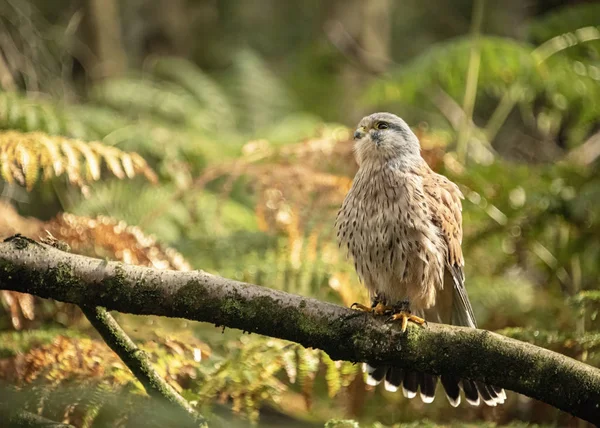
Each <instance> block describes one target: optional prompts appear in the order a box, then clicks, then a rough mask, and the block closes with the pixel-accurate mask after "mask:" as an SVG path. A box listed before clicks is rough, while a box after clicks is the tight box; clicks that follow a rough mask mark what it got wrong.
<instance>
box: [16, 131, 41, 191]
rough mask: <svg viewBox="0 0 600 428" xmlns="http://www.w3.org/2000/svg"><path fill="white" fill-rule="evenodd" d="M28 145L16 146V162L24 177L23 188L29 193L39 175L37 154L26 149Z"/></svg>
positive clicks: (28, 148) (30, 149) (29, 148)
mask: <svg viewBox="0 0 600 428" xmlns="http://www.w3.org/2000/svg"><path fill="white" fill-rule="evenodd" d="M28 146H29V144H27V143H25V144H19V145H18V146H17V152H18V154H17V162H18V164H19V165H20V167H21V169H22V170H23V175H24V176H25V186H26V187H27V190H29V191H31V189H33V186H34V184H35V183H36V181H37V179H38V175H39V162H38V156H37V153H36V152H35V151H34V150H32V148H31V147H28Z"/></svg>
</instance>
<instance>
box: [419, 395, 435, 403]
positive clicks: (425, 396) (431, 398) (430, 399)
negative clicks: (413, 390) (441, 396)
mask: <svg viewBox="0 0 600 428" xmlns="http://www.w3.org/2000/svg"><path fill="white" fill-rule="evenodd" d="M434 398H435V396H434V397H428V396H427V395H423V393H421V400H423V403H425V404H429V403H433V399H434Z"/></svg>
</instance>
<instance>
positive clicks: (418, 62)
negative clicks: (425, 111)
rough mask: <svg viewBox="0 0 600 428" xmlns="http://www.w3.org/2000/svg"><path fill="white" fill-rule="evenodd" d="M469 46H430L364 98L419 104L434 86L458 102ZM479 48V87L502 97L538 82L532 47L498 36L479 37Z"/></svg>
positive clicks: (463, 42) (460, 41)
mask: <svg viewBox="0 0 600 428" xmlns="http://www.w3.org/2000/svg"><path fill="white" fill-rule="evenodd" d="M471 44H472V41H471V40H470V39H469V38H466V37H461V38H456V39H452V40H449V41H447V42H444V43H438V44H435V45H433V47H432V48H430V49H429V50H427V51H426V52H424V53H423V54H421V55H420V56H418V57H417V58H416V59H414V60H413V61H411V62H410V63H408V64H406V65H403V66H402V67H401V69H400V71H398V72H396V73H394V74H392V77H391V78H390V79H386V80H383V81H380V82H378V83H375V84H374V85H373V86H372V87H371V88H370V89H369V90H368V92H367V94H366V97H367V99H368V100H369V101H370V102H384V103H386V102H405V103H409V104H413V103H414V104H416V105H422V104H423V101H424V100H427V99H428V98H429V96H430V94H428V93H426V92H425V93H424V91H427V90H432V89H435V88H436V87H441V88H442V89H444V91H446V92H447V93H448V94H449V95H450V96H452V97H453V98H454V99H457V100H458V99H461V97H462V95H463V93H464V88H465V79H466V75H467V67H468V63H469V54H470V50H471ZM480 46H481V68H480V70H479V80H478V85H479V87H480V88H483V89H486V90H488V91H492V92H494V93H496V94H502V93H504V92H505V91H506V90H507V89H508V88H511V87H513V86H515V85H517V86H520V87H523V88H529V87H531V86H534V85H535V84H536V82H537V81H538V70H537V66H536V64H535V61H534V60H533V58H532V56H531V52H532V50H533V46H530V45H527V44H524V43H521V42H518V41H515V40H513V39H505V38H500V37H482V38H481V45H480ZM524 95H526V94H524Z"/></svg>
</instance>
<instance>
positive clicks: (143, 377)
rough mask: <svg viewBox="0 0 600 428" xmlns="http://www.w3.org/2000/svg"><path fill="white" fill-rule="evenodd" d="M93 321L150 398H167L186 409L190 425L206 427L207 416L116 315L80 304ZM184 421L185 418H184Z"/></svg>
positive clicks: (180, 407) (87, 316) (184, 412)
mask: <svg viewBox="0 0 600 428" xmlns="http://www.w3.org/2000/svg"><path fill="white" fill-rule="evenodd" d="M81 310H82V311H83V313H84V314H85V316H86V318H87V319H88V320H89V321H90V323H91V324H92V325H93V326H94V327H95V328H96V330H98V333H100V336H102V338H103V339H104V341H105V342H106V344H107V345H108V346H109V347H110V348H111V349H112V350H113V351H114V352H115V353H116V354H117V355H118V356H119V358H121V360H123V362H124V363H125V365H126V366H127V367H128V368H129V370H131V372H132V373H133V374H134V375H135V377H136V378H137V379H138V380H139V381H140V382H141V383H142V385H143V386H144V388H145V389H146V392H147V393H148V395H150V396H151V397H154V398H155V399H159V400H167V401H168V402H169V403H171V404H173V405H175V406H177V407H178V408H179V409H181V410H183V412H182V414H183V415H186V416H187V419H188V420H187V421H186V422H189V426H205V425H206V424H205V422H206V421H205V420H204V418H203V417H202V416H201V415H200V414H198V413H197V412H196V411H195V410H194V408H193V407H192V406H191V405H190V404H189V403H188V402H187V401H186V400H185V398H183V397H182V396H181V395H179V393H178V392H177V391H175V389H174V388H173V387H172V386H171V385H169V383H167V381H165V380H164V379H163V378H162V377H161V376H160V375H159V374H158V373H157V372H156V370H154V368H153V367H152V363H151V362H150V361H149V360H148V356H147V355H146V354H145V353H144V351H142V350H141V349H140V348H138V347H137V345H136V344H135V343H134V342H133V340H131V338H130V337H129V336H128V335H127V333H125V331H123V329H122V328H121V326H120V325H119V324H118V323H117V321H116V320H115V319H114V318H113V316H112V315H111V314H110V313H109V312H108V311H107V310H106V309H104V308H102V307H99V306H81ZM182 422H183V421H182Z"/></svg>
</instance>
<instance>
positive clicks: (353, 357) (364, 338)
mask: <svg viewBox="0 0 600 428" xmlns="http://www.w3.org/2000/svg"><path fill="white" fill-rule="evenodd" d="M0 288H2V289H7V290H14V291H20V292H24V293H31V294H34V295H37V296H40V297H46V298H51V299H55V300H59V301H63V302H69V303H74V304H77V305H80V306H104V307H106V308H107V309H111V310H117V311H120V312H125V313H133V314H140V315H161V316H167V317H178V318H186V319H189V320H196V321H204V322H210V323H213V324H216V325H220V326H227V327H231V328H237V329H240V330H244V331H248V332H253V333H259V334H263V335H266V336H272V337H277V338H281V339H286V340H290V341H293V342H296V343H299V344H301V345H303V346H306V347H312V348H319V349H322V350H324V351H325V352H327V353H328V354H329V355H330V356H331V358H333V359H335V360H348V361H356V362H360V361H369V362H372V363H387V364H394V365H396V366H399V367H411V368H413V369H417V370H419V371H423V372H428V373H432V374H441V373H445V374H450V375H455V376H459V377H463V378H470V379H478V380H482V381H484V382H486V383H489V384H492V385H496V386H500V387H503V388H506V389H509V390H512V391H516V392H519V393H521V394H525V395H527V396H530V397H533V398H536V399H538V400H541V401H544V402H546V403H548V404H551V405H553V406H555V407H557V408H559V409H561V410H564V411H566V412H569V413H571V414H573V415H574V416H577V417H579V418H582V419H585V420H587V421H590V422H593V423H598V422H600V370H598V369H596V368H594V367H591V366H589V365H586V364H584V363H581V362H578V361H576V360H573V359H571V358H568V357H566V356H564V355H560V354H557V353H555V352H551V351H548V350H546V349H543V348H539V347H536V346H534V345H531V344H528V343H524V342H520V341H517V340H514V339H510V338H507V337H504V336H501V335H498V334H495V333H491V332H488V331H485V330H477V329H469V328H464V327H454V326H447V325H441V324H433V323H431V324H429V325H428V327H426V328H420V327H416V326H410V327H409V329H408V331H407V333H406V334H402V333H401V332H400V330H399V328H398V326H397V325H393V324H385V323H384V322H382V321H381V320H379V319H375V318H374V317H372V316H371V315H367V314H363V313H358V312H356V311H352V310H350V309H347V308H343V307H340V306H336V305H333V304H330V303H326V302H321V301H318V300H315V299H311V298H307V297H302V296H297V295H293V294H289V293H284V292H282V291H277V290H272V289H269V288H266V287H260V286H256V285H252V284H246V283H242V282H238V281H233V280H229V279H226V278H221V277H218V276H215V275H211V274H208V273H206V272H202V271H194V272H174V271H159V270H154V269H149V268H145V267H139V266H128V265H123V264H122V263H116V262H108V261H104V260H98V259H93V258H89V257H84V256H78V255H74V254H70V253H65V252H62V251H60V250H58V249H56V248H53V247H50V246H47V245H43V244H39V243H37V242H35V241H32V240H29V239H27V238H23V237H18V236H17V237H12V238H9V239H8V240H7V241H5V242H3V243H0Z"/></svg>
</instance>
